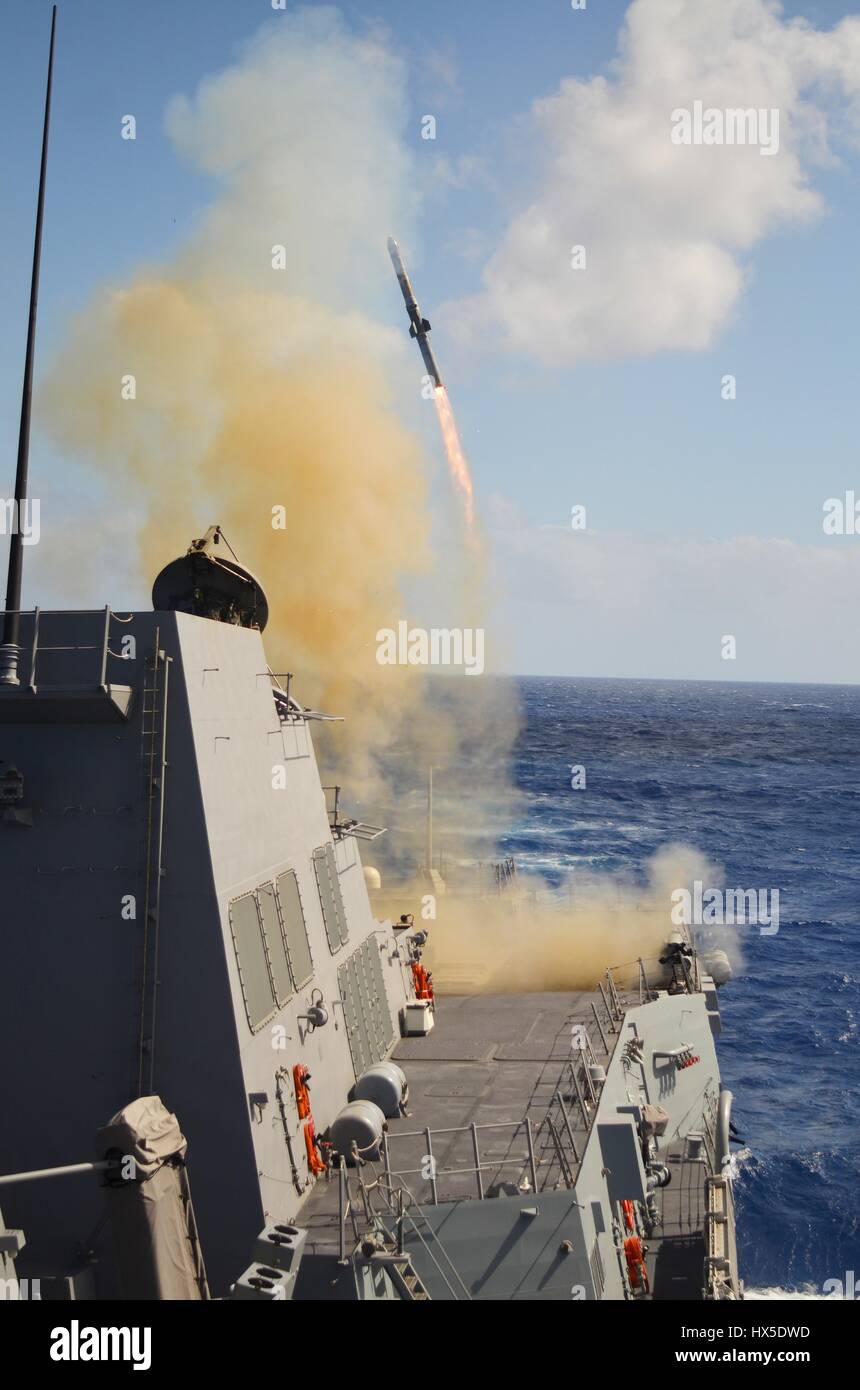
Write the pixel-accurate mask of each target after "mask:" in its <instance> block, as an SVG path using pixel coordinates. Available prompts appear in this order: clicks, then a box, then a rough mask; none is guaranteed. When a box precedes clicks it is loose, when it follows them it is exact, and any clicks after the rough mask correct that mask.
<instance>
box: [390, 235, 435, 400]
mask: <svg viewBox="0 0 860 1390" xmlns="http://www.w3.org/2000/svg"><path fill="white" fill-rule="evenodd" d="M388 254H389V256H390V257H391V264H392V265H393V266H394V273H395V275H396V276H397V281H398V284H399V285H400V290H401V293H402V295H403V299H404V301H405V304H406V312H407V314H408V315H409V336H410V338H414V339H415V341H416V342H417V344H418V347H419V348H420V350H421V356H422V357H423V358H424V365H425V367H426V368H427V371H428V372H429V373H430V375H431V377H432V378H433V381H434V382H435V384H436V385H437V386H441V385H442V378H441V376H440V375H439V368H438V367H437V366H436V358H435V357H434V356H433V349H432V348H431V346H430V343H429V342H428V340H427V334H428V333H429V332H430V324H429V323H428V322H427V320H426V319H425V318H422V316H421V310H420V309H419V307H418V301H417V299H416V298H415V292H414V290H413V289H412V285H411V282H410V280H409V276H408V274H407V273H406V266H405V265H404V264H403V257H402V256H401V254H400V247H399V246H398V245H397V242H396V241H395V240H394V237H393V236H390V237H389V238H388Z"/></svg>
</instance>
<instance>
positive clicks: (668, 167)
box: [452, 0, 860, 364]
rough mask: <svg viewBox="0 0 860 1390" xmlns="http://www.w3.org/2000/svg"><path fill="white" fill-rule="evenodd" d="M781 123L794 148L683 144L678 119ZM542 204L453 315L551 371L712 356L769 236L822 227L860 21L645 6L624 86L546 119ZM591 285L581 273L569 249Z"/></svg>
mask: <svg viewBox="0 0 860 1390" xmlns="http://www.w3.org/2000/svg"><path fill="white" fill-rule="evenodd" d="M697 101H700V102H702V103H703V106H704V107H705V108H708V107H714V108H717V109H720V110H726V109H736V108H743V109H745V110H746V109H749V108H754V109H755V110H762V111H771V110H773V109H776V110H778V111H779V113H780V114H779V149H778V152H777V153H773V154H771V155H769V156H766V157H763V156H762V153H761V150H760V149H759V148H758V147H756V146H754V145H745V146H740V145H721V146H716V145H714V146H704V145H688V146H684V145H677V144H673V143H672V140H671V130H672V121H671V117H672V112H673V111H674V110H677V109H692V108H693V105H694V103H695V102H697ZM529 128H530V131H531V140H532V147H533V158H532V167H533V168H534V170H535V189H534V192H533V196H532V199H531V201H530V202H529V204H528V206H526V207H524V208H523V210H522V211H520V212H519V213H518V214H517V215H516V216H515V217H514V219H513V221H512V222H511V223H510V226H509V227H508V229H507V232H506V234H505V236H504V238H503V240H502V243H501V245H500V246H499V248H498V249H497V250H496V252H495V254H494V255H493V256H492V257H491V258H490V260H489V261H488V263H487V265H486V266H485V269H484V273H483V289H482V292H481V293H480V294H479V295H477V296H475V297H474V298H472V299H468V300H465V301H461V302H460V303H458V304H457V305H455V306H452V313H453V314H454V315H455V327H456V328H458V329H459V332H460V334H461V336H463V337H464V338H466V339H468V338H473V337H475V336H479V337H483V336H486V337H487V339H488V340H491V341H496V342H498V343H500V344H501V345H502V346H504V347H505V348H507V349H508V350H510V351H513V352H516V353H521V354H525V355H528V356H531V357H533V358H535V359H536V360H537V361H539V362H542V363H546V364H569V363H574V362H576V361H579V360H581V359H582V358H585V357H591V358H613V357H620V356H626V355H637V354H645V353H652V352H657V351H661V350H667V349H701V348H705V347H707V346H708V344H710V343H711V341H712V340H713V338H714V336H715V334H716V333H717V332H718V331H719V330H720V328H721V327H722V326H723V325H724V324H725V323H726V322H727V320H728V319H729V318H730V316H731V314H732V312H733V310H734V309H735V307H736V305H737V303H738V300H739V297H740V295H741V293H742V290H743V287H744V283H745V280H746V278H747V275H748V263H747V261H746V259H745V253H747V252H749V251H750V250H751V248H752V247H754V246H755V245H756V243H758V242H760V241H761V240H762V239H763V238H764V237H767V236H769V235H772V234H773V233H774V232H776V231H778V230H779V229H781V228H783V227H787V226H791V225H793V224H794V225H797V224H802V223H808V222H810V221H812V220H814V219H816V218H818V217H820V216H821V215H822V213H823V211H824V205H823V201H822V198H821V196H820V194H818V193H817V192H816V191H815V190H814V189H813V188H812V187H811V186H810V182H809V180H810V174H811V172H812V171H813V170H814V169H815V168H816V167H817V166H820V165H822V164H832V163H833V162H834V161H835V158H836V156H835V154H834V152H833V146H834V145H835V144H837V143H838V142H839V141H841V140H845V139H847V140H849V141H856V139H857V133H858V129H860V18H858V17H856V16H852V17H848V18H845V19H843V20H842V21H841V22H840V23H839V24H838V25H837V26H836V27H835V28H834V29H832V30H830V31H827V32H822V31H818V30H816V29H814V28H812V27H811V26H810V24H809V23H807V22H806V21H805V20H802V19H793V20H787V19H785V18H784V17H783V13H782V9H781V6H780V5H779V4H776V3H772V0H719V3H713V4H710V3H703V0H633V3H632V4H631V5H630V8H629V10H628V12H627V16H626V19H625V24H624V27H623V29H622V32H621V37H620V45H619V54H618V57H617V59H616V60H615V62H614V63H613V64H612V65H611V68H610V71H609V75H608V76H606V77H604V76H596V77H592V78H590V79H588V80H580V79H577V78H568V79H565V80H564V81H563V82H562V83H561V85H560V87H559V88H558V90H557V92H556V93H555V94H554V95H553V96H550V97H547V98H544V99H542V100H539V101H537V102H535V104H534V106H533V107H532V111H531V115H530V119H529ZM575 245H583V246H584V247H585V248H586V256H587V268H586V269H584V270H582V269H581V270H574V269H572V268H571V248H572V247H573V246H575Z"/></svg>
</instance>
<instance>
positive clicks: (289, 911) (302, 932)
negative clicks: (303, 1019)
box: [277, 869, 314, 989]
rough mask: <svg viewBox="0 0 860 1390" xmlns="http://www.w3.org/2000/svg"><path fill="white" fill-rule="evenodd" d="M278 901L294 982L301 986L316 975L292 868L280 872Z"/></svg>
mask: <svg viewBox="0 0 860 1390" xmlns="http://www.w3.org/2000/svg"><path fill="white" fill-rule="evenodd" d="M277 898H278V904H279V906H280V909H281V922H282V925H283V928H284V936H285V937H286V941H287V953H288V955H289V958H290V968H291V969H292V972H293V983H294V985H295V987H296V989H301V988H302V986H303V985H306V984H307V983H308V981H309V980H311V979H312V978H313V973H314V963H313V957H312V956H311V948H310V943H309V941H308V929H307V925H306V923H305V914H304V910H303V908H302V899H301V894H300V893H299V884H298V879H297V878H296V875H295V872H294V871H293V870H292V869H288V870H287V872H286V873H284V874H279V875H278V892H277Z"/></svg>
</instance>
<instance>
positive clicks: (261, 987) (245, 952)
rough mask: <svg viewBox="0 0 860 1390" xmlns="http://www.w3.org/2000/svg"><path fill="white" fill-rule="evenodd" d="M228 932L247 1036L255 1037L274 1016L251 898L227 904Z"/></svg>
mask: <svg viewBox="0 0 860 1390" xmlns="http://www.w3.org/2000/svg"><path fill="white" fill-rule="evenodd" d="M230 930H231V931H232V933H233V945H234V947H235V949H236V962H237V964H238V966H239V979H240V982H241V985H242V997H243V998H244V1001H245V1012H246V1014H247V1016H248V1024H249V1026H250V1028H251V1032H252V1033H255V1032H257V1030H258V1029H260V1028H262V1026H263V1024H264V1023H266V1022H267V1020H268V1019H270V1018H271V1017H272V1014H273V1013H274V1012H275V999H274V994H273V991H272V980H271V976H270V974H269V964H268V961H267V959H266V946H265V941H264V938H263V928H262V922H261V920H260V915H259V912H258V909H257V899H256V896H255V894H253V893H246V894H245V896H244V897H242V898H237V899H236V901H235V902H232V903H231V904H230Z"/></svg>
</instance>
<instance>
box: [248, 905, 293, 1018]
mask: <svg viewBox="0 0 860 1390" xmlns="http://www.w3.org/2000/svg"><path fill="white" fill-rule="evenodd" d="M257 901H258V903H259V905H260V917H261V919H262V922H263V932H264V934H265V937H266V945H267V947H268V954H269V965H270V966H271V971H272V984H273V986H274V992H275V999H276V1000H277V1002H278V1006H279V1007H283V1005H284V1004H286V1002H287V1000H288V999H291V998H292V996H293V994H294V992H295V991H294V989H293V980H292V975H291V972H290V962H289V958H288V956H287V947H286V942H285V940H284V935H283V932H282V931H281V919H280V916H279V913H278V905H277V903H276V901H275V885H274V884H273V883H263V884H261V885H260V887H259V888H258V889H257Z"/></svg>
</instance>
